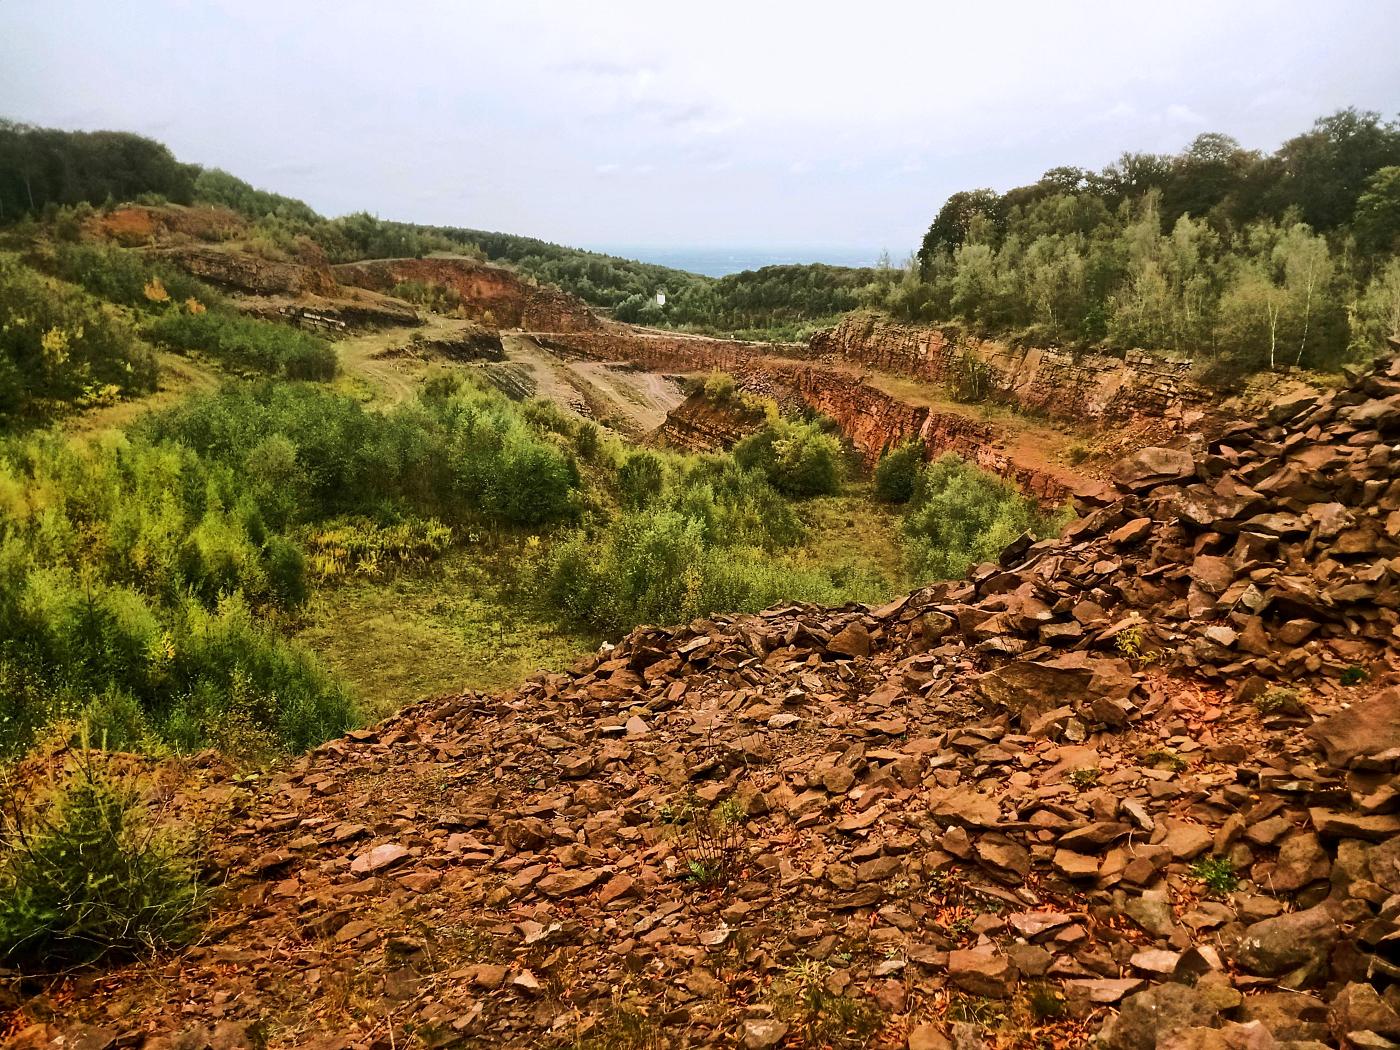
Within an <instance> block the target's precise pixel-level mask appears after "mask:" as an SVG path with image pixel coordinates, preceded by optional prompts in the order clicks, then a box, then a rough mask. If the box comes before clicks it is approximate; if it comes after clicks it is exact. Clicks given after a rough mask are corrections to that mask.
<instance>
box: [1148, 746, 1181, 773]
mask: <svg viewBox="0 0 1400 1050" xmlns="http://www.w3.org/2000/svg"><path fill="white" fill-rule="evenodd" d="M1142 761H1143V764H1144V765H1147V766H1151V767H1152V768H1154V769H1169V770H1171V771H1172V772H1173V773H1181V772H1183V771H1185V769H1186V768H1187V762H1186V759H1184V758H1182V757H1181V756H1180V755H1178V754H1177V753H1176V752H1175V751H1173V750H1172V749H1171V748H1168V747H1158V748H1153V749H1152V750H1151V751H1149V752H1147V753H1146V754H1145V755H1143V756H1142Z"/></svg>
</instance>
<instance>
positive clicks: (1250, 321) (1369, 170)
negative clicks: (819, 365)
mask: <svg viewBox="0 0 1400 1050" xmlns="http://www.w3.org/2000/svg"><path fill="white" fill-rule="evenodd" d="M1397 250H1400V123H1397V122H1395V121H1387V120H1384V119H1382V117H1381V116H1380V115H1379V114H1377V113H1372V112H1363V111H1358V110H1355V109H1346V110H1342V111H1341V112H1339V113H1335V114H1333V115H1331V116H1328V117H1323V118H1321V119H1319V120H1318V121H1317V122H1316V123H1315V124H1314V125H1313V126H1312V128H1310V129H1309V130H1308V131H1306V132H1304V133H1302V134H1300V135H1296V136H1294V137H1293V138H1290V139H1289V140H1288V141H1286V142H1285V143H1283V145H1281V146H1280V147H1279V148H1278V149H1277V150H1275V151H1274V152H1273V153H1263V152H1261V151H1258V150H1251V149H1246V148H1244V147H1243V146H1241V145H1240V143H1238V142H1237V141H1235V140H1234V139H1233V138H1230V137H1229V136H1228V135H1222V134H1216V133H1210V134H1204V135H1199V136H1197V138H1196V139H1195V140H1194V141H1193V142H1191V144H1190V145H1188V146H1187V147H1186V148H1185V149H1184V150H1182V151H1181V152H1180V153H1176V154H1152V153H1125V154H1123V155H1122V156H1121V157H1120V158H1119V159H1118V160H1117V161H1115V162H1114V163H1113V164H1110V165H1109V166H1108V167H1106V168H1104V169H1103V170H1102V171H1097V172H1096V171H1089V170H1085V169H1081V168H1074V167H1059V168H1054V169H1052V170H1050V171H1048V172H1046V173H1045V174H1044V175H1043V176H1042V177H1041V178H1040V179H1039V180H1038V181H1037V182H1035V183H1032V184H1030V185H1028V186H1019V187H1016V188H1014V189H1011V190H1008V191H1007V192H1005V193H998V192H996V191H995V190H991V189H975V190H967V191H961V192H958V193H955V194H953V195H952V196H951V197H949V198H948V200H947V201H946V202H945V203H944V204H943V206H942V208H940V209H939V211H938V213H937V215H936V216H935V217H934V219H933V222H932V223H931V224H930V226H929V229H928V232H927V233H926V234H925V235H924V239H923V243H922V244H921V245H920V248H919V251H918V253H917V255H916V256H915V257H914V258H913V259H911V260H910V264H909V265H908V267H907V268H906V270H905V272H904V274H903V275H902V277H901V278H900V279H899V280H897V281H891V282H890V283H889V285H888V286H887V287H886V288H885V289H883V290H882V291H881V292H880V293H879V294H878V295H876V296H874V297H873V298H872V302H873V303H874V304H877V305H881V306H884V307H886V308H887V309H888V310H889V311H890V312H891V313H892V314H894V315H895V316H897V317H899V318H902V319H905V320H914V321H926V322H949V321H960V322H963V323H965V324H968V325H970V326H972V327H973V328H975V329H976V330H978V331H980V332H983V333H986V334H991V335H999V336H1009V337H1013V338H1017V339H1020V340H1023V341H1026V342H1036V343H1060V344H1067V345H1072V346H1085V347H1087V346H1102V347H1109V348H1116V349H1128V348H1132V347H1142V348H1146V349H1152V350H1163V351H1169V352H1173V353H1177V354H1180V355H1183V356H1186V357H1189V358H1193V359H1199V360H1201V361H1203V362H1204V363H1206V364H1208V365H1210V366H1212V367H1214V368H1215V369H1217V370H1218V371H1220V372H1223V373H1240V372H1249V371H1256V370H1258V369H1260V368H1280V367H1283V366H1286V365H1287V366H1298V365H1301V366H1303V367H1313V368H1319V367H1321V368H1327V367H1333V366H1335V365H1336V364H1338V363H1339V362H1340V361H1341V360H1342V359H1343V358H1345V357H1347V356H1348V355H1353V356H1355V355H1363V354H1367V353H1370V352H1373V351H1374V349H1375V348H1376V347H1378V346H1379V345H1380V344H1381V343H1382V342H1383V340H1384V337H1385V336H1387V335H1390V334H1393V333H1395V332H1396V331H1397V328H1400V262H1397V260H1396V253H1397Z"/></svg>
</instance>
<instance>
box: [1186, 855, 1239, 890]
mask: <svg viewBox="0 0 1400 1050" xmlns="http://www.w3.org/2000/svg"><path fill="white" fill-rule="evenodd" d="M1191 877H1192V878H1194V879H1195V880H1196V881H1197V882H1199V883H1201V885H1203V886H1205V888H1206V889H1207V890H1208V891H1209V892H1210V895H1211V896H1212V897H1228V896H1229V895H1230V894H1231V893H1234V892H1235V890H1236V889H1237V888H1238V887H1239V884H1240V879H1239V876H1238V875H1236V874H1235V866H1234V864H1232V863H1231V862H1230V859H1229V858H1228V857H1202V858H1201V859H1200V860H1198V861H1196V862H1195V863H1194V864H1192V865H1191Z"/></svg>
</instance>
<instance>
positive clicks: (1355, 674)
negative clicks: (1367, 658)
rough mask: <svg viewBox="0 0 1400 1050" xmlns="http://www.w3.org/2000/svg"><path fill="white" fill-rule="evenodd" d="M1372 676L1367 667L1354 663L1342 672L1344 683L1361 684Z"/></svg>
mask: <svg viewBox="0 0 1400 1050" xmlns="http://www.w3.org/2000/svg"><path fill="white" fill-rule="evenodd" d="M1370 677H1371V674H1370V672H1369V671H1367V670H1366V668H1364V667H1362V666H1361V665H1360V664H1352V665H1351V666H1350V667H1348V668H1346V670H1344V671H1343V672H1342V685H1360V684H1361V683H1362V682H1364V681H1366V679H1368V678H1370Z"/></svg>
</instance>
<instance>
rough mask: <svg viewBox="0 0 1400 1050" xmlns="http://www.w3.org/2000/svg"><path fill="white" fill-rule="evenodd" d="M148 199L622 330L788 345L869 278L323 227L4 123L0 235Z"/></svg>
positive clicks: (485, 238) (218, 180)
mask: <svg viewBox="0 0 1400 1050" xmlns="http://www.w3.org/2000/svg"><path fill="white" fill-rule="evenodd" d="M153 197H154V198H159V199H161V200H164V201H169V202H171V203H175V204H194V203H199V204H212V205H218V206H221V207H226V208H230V209H232V210H233V211H235V212H237V213H238V214H240V215H241V216H243V217H244V218H246V219H249V220H251V221H253V222H255V223H256V224H257V225H258V227H259V229H260V233H261V235H262V238H263V240H264V242H265V247H266V249H268V250H269V251H271V252H282V253H285V254H287V255H289V256H291V255H295V254H296V250H297V245H298V240H299V239H302V238H305V239H307V240H310V241H312V242H314V243H315V244H316V245H317V246H319V248H320V249H321V250H322V251H324V252H325V254H326V256H327V257H328V258H329V259H330V261H331V262H337V263H341V262H356V261H359V260H361V259H383V258H402V257H407V256H423V255H427V254H429V253H432V252H451V253H455V254H465V255H470V256H472V257H474V258H479V259H485V260H488V261H491V262H497V263H503V264H506V265H509V266H511V267H513V268H514V269H516V270H519V271H520V272H522V273H524V274H527V275H528V276H530V277H531V278H533V279H534V280H536V281H538V282H540V283H543V284H553V285H556V286H558V287H560V288H562V289H564V290H565V291H567V292H571V293H572V294H574V295H577V296H579V297H580V298H581V299H583V300H584V301H585V302H588V303H589V304H591V305H592V306H595V307H598V308H600V309H602V310H605V311H613V312H615V315H616V316H617V318H618V319H619V320H624V321H635V322H640V323H643V324H652V325H664V326H672V327H679V328H690V329H695V330H697V331H707V332H719V333H741V334H750V335H755V336H758V337H761V338H793V337H796V336H798V335H801V334H803V333H805V331H807V330H809V329H811V328H812V327H815V326H816V324H818V323H820V322H823V321H829V320H831V319H832V318H834V317H836V316H838V315H840V314H841V313H843V312H845V311H847V310H851V309H854V308H855V307H857V306H859V305H861V302H862V299H861V295H862V293H863V291H864V289H866V288H867V286H869V285H870V283H871V281H872V279H873V278H874V271H873V270H869V269H853V268H849V267H839V266H825V265H821V264H814V265H810V266H802V265H793V266H770V267H764V268H763V269H761V270H757V271H746V272H744V273H740V274H733V275H730V276H728V277H723V278H719V279H715V278H711V277H706V276H703V275H701V274H694V273H688V272H686V271H684V270H675V269H671V268H670V267H666V266H658V265H655V264H652V263H644V262H638V261H637V260H634V259H623V258H619V257H617V256H614V255H605V254H603V253H601V252H591V251H585V250H584V249H581V248H569V247H565V246H562V245H558V244H552V243H550V242H548V241H543V240H539V239H537V238H534V237H521V236H517V235H514V234H508V233H492V232H488V231H484V230H473V229H464V228H461V227H455V226H424V225H419V224H415V223H406V222H395V221H392V220H386V219H380V218H378V217H377V216H374V215H371V214H369V213H368V212H357V213H354V214H351V215H346V216H341V217H339V218H336V219H327V218H325V217H324V216H322V215H319V214H318V213H317V212H316V211H315V209H313V208H311V207H310V206H309V205H307V204H305V203H304V202H302V201H299V200H296V199H294V198H291V197H286V196H283V195H281V194H278V193H271V192H268V191H266V190H260V189H256V188H254V187H253V186H251V185H249V184H248V183H247V182H244V181H243V180H242V179H239V178H237V177H235V176H233V175H230V174H229V173H228V172H225V171H220V170H218V169H216V168H201V167H200V166H199V165H197V164H184V163H181V162H180V161H178V160H177V159H176V158H175V156H174V154H172V153H171V152H170V150H169V149H167V148H166V147H165V146H163V145H161V144H160V143H158V142H154V141H152V140H151V139H147V138H143V137H141V136H139V135H132V134H128V133H125V132H106V131H104V132H69V131H58V130H55V129H51V128H35V127H29V126H26V125H21V124H15V123H11V122H0V224H4V223H6V222H13V221H15V220H19V219H22V218H25V217H39V216H47V217H49V218H54V217H56V216H57V215H58V213H59V212H60V210H62V209H70V210H72V209H78V210H82V209H86V208H98V207H103V206H105V205H107V204H115V203H117V202H121V201H127V200H140V199H142V198H145V199H151V198H153ZM658 291H665V293H666V297H667V304H666V306H665V307H664V308H663V307H661V306H658V305H657V303H656V293H657V292H658Z"/></svg>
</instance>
